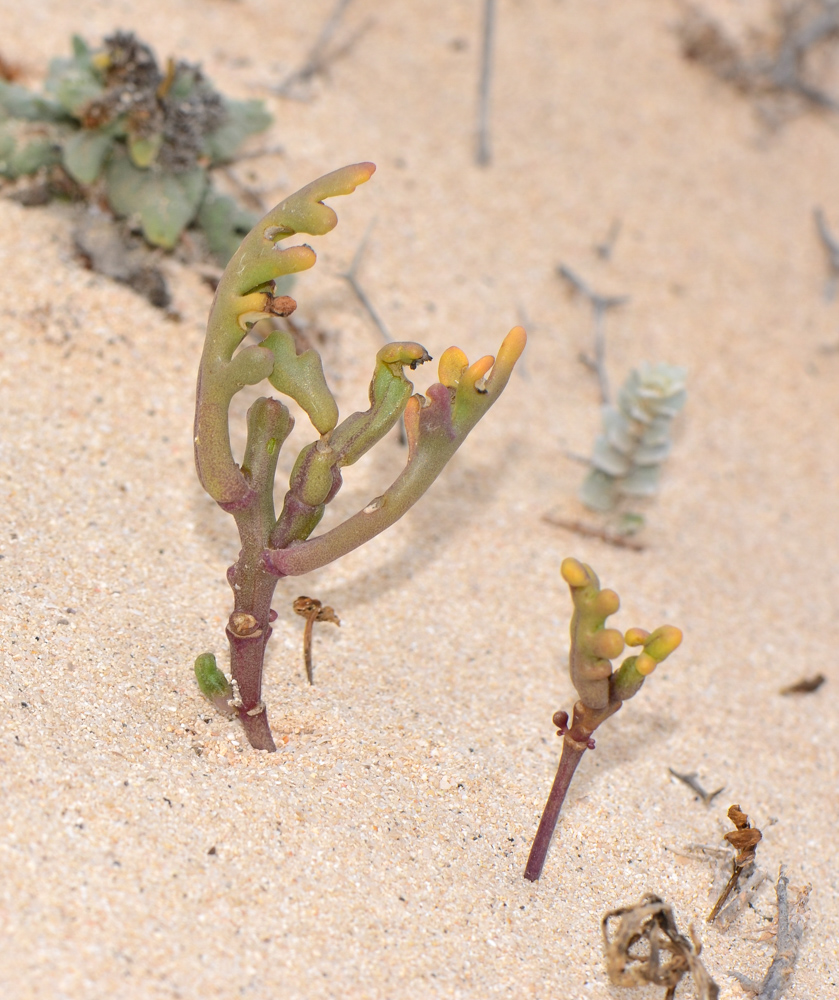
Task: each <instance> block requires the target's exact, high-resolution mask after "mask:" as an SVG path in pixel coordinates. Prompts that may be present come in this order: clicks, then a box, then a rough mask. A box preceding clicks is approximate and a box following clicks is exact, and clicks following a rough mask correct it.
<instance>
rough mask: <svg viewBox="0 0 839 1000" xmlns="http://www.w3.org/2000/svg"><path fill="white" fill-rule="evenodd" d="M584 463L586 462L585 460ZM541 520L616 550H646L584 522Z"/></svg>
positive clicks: (629, 539)
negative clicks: (595, 539)
mask: <svg viewBox="0 0 839 1000" xmlns="http://www.w3.org/2000/svg"><path fill="white" fill-rule="evenodd" d="M586 462H588V460H587V459H586ZM542 520H543V521H544V522H545V524H550V525H553V527H555V528H564V529H565V530H566V531H573V532H574V534H575V535H583V536H584V537H586V538H599V539H600V541H601V542H605V543H606V544H607V545H614V547H615V548H616V549H631V550H632V551H633V552H643V551H644V549H645V548H646V545H644V543H643V542H639V541H636V540H635V539H634V538H630V537H629V536H627V535H617V534H615V533H614V532H613V531H607V530H606V529H605V528H598V527H595V526H594V525H591V524H586V523H585V521H574V520H566V519H565V518H562V517H553V516H552V515H550V514H544V515H543V516H542Z"/></svg>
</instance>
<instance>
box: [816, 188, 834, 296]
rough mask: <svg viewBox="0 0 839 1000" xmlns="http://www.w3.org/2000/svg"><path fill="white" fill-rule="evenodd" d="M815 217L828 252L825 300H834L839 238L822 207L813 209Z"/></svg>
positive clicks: (823, 244)
mask: <svg viewBox="0 0 839 1000" xmlns="http://www.w3.org/2000/svg"><path fill="white" fill-rule="evenodd" d="M813 218H814V219H815V222H816V229H817V230H818V234H819V237H820V238H821V241H822V246H823V247H824V249H825V252H826V253H827V266H828V270H829V272H830V273H829V275H828V278H827V282H826V283H825V288H824V297H825V301H827V302H832V301H833V300H834V299H835V298H836V286H837V282H839V240H837V239H836V237H835V236H834V235H833V232H832V231H831V229H830V226H829V225H828V224H827V216H826V215H825V214H824V211H823V210H822V209H821V208H818V207H817V208H814V209H813Z"/></svg>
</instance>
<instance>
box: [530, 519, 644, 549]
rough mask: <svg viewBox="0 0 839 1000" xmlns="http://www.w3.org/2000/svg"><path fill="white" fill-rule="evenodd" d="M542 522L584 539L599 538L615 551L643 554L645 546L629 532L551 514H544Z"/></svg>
mask: <svg viewBox="0 0 839 1000" xmlns="http://www.w3.org/2000/svg"><path fill="white" fill-rule="evenodd" d="M542 520H543V521H544V522H545V524H550V525H553V527H554V528H563V529H564V530H565V531H571V532H573V534H575V535H582V536H583V537H584V538H599V539H600V541H601V542H605V543H606V544H607V545H612V546H614V547H615V548H616V549H630V550H631V551H633V552H643V551H644V549H645V548H646V545H645V544H644V543H643V542H641V541H638V539H637V538H633V537H632V536H631V534H630V533H629V532H623V533H621V532H618V531H609V530H608V528H601V527H598V526H597V525H595V524H586V522H585V521H580V520H577V519H576V518H564V517H556V516H555V515H553V514H544V515H543V516H542Z"/></svg>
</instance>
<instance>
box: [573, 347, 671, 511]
mask: <svg viewBox="0 0 839 1000" xmlns="http://www.w3.org/2000/svg"><path fill="white" fill-rule="evenodd" d="M686 375H687V369H685V368H681V367H680V366H678V365H668V364H664V363H661V364H657V365H650V364H648V363H647V362H645V361H644V362H642V363H641V364H640V365H639V366H638V368H636V369H633V371H631V372H630V374H629V377H628V378H627V380H626V382H625V383H624V384H623V386H622V387H621V390H620V392H619V393H618V403H617V406H614V405H612V404H611V403H607V404H606V405H605V406H604V407H603V432H602V434H599V435H598V437H597V440H596V441H595V443H594V451H593V453H592V456H591V470H590V471H589V474H588V476H587V477H586V480H585V482H584V483H583V486H582V489H581V490H580V499H581V500H582V501H583V503H584V504H585V505H586V506H587V507H590V508H591V509H592V510H597V511H609V510H612V508H613V507H614V506H615V505H616V504H617V503H618V501H619V500H620V499H621V498H622V497H625V496H626V497H646V496H651V495H652V494H654V493H655V492H656V490H657V489H658V484H659V479H660V476H661V465H662V463H663V462H664V460H665V458H667V456H668V454H669V453H670V448H671V446H672V442H671V440H670V432H671V424H672V421H673V417H675V416H676V414H677V413H678V412H679V411H680V410H681V409H682V407H683V406H684V405H685V399H686V398H687V392H686V390H685V377H686Z"/></svg>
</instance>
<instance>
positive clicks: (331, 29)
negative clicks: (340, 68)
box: [274, 0, 366, 100]
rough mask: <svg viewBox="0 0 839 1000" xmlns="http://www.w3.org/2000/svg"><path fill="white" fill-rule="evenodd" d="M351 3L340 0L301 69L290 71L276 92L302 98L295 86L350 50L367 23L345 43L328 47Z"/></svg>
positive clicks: (285, 95) (322, 70)
mask: <svg viewBox="0 0 839 1000" xmlns="http://www.w3.org/2000/svg"><path fill="white" fill-rule="evenodd" d="M351 3H352V0H338V2H337V3H336V4H335V7H334V8H333V10H332V13H331V14H330V16H329V18H328V19H327V21H326V23H325V24H324V26H323V27H322V28H321V30H320V34H319V35H318V37H317V38H316V39H315V44H314V45H313V46H312V47H311V49H309V54H308V56H307V57H306V61H305V62H304V63H303V65H302V66H301V67H300V68H299V69H296V70H294V71H293V72H291V73H289V75H288V76H287V77H286V78H285V79H284V80H283V82H282V83H281V84H279V86H277V87H276V88H275V91H274V93H276V94H279V96H280V97H290V98H292V99H293V100H300V98H299V97H297V96H296V95H295V94H294V88H295V87H296V86H297V85H298V84H301V83H308V82H309V81H310V80H312V79H313V78H314V77H316V76H320V74H322V73H324V72H325V71H326V69H327V67H328V65H329V63H330V62H334V61H335V59H338V58H339V57H340V56H342V55H345V54H346V53H347V52H348V51H349V50H350V48H351V47H352V45H353V44H354V43H355V42H356V41H357V39H358V38H359V36H360V34H361V32H362V31H363V30H365V28H366V25H365V26H364V27H362V28H361V29H360V30H359V31H357V32H356V33H355V34H354V35H353V36H352V37H351V38H350V40H349V41H347V42H345V43H344V45H342V46H340V47H338V48H336V49H333V50H332V51H331V52H330V51H328V48H329V43H330V42H331V41H332V37H333V35H334V34H335V31H336V30H337V28H338V25H339V24H340V21H341V18H342V17H343V16H344V11H345V10H346V9H347V7H349V5H350V4H351Z"/></svg>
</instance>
